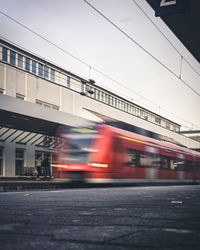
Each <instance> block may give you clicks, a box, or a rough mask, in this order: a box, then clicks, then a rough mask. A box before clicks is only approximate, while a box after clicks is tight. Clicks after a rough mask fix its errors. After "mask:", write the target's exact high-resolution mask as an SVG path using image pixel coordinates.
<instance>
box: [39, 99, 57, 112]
mask: <svg viewBox="0 0 200 250" xmlns="http://www.w3.org/2000/svg"><path fill="white" fill-rule="evenodd" d="M36 104H38V105H41V106H43V107H47V108H51V109H56V110H59V106H56V105H54V104H50V103H47V102H42V101H40V100H36Z"/></svg>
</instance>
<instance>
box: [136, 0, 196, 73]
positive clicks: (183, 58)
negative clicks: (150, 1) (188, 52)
mask: <svg viewBox="0 0 200 250" xmlns="http://www.w3.org/2000/svg"><path fill="white" fill-rule="evenodd" d="M132 1H133V2H134V3H135V5H136V6H137V7H138V8H139V9H140V11H141V12H142V13H143V14H144V15H145V16H146V17H147V19H148V20H149V21H150V22H151V23H152V24H153V25H154V26H155V27H156V29H157V30H158V31H159V32H160V33H161V34H162V36H163V37H164V38H165V39H166V40H167V41H168V42H169V44H170V45H171V46H172V47H173V48H174V49H175V50H176V52H177V53H178V54H179V55H180V56H181V57H182V59H181V60H184V61H185V62H186V63H187V64H188V65H189V66H190V67H191V68H192V70H193V71H194V72H195V73H196V74H197V75H198V76H200V73H199V72H198V71H197V70H196V69H195V68H194V67H193V66H192V64H191V63H190V62H188V60H186V58H185V57H184V56H183V55H182V54H181V52H180V51H179V50H178V49H177V48H176V47H175V46H174V44H173V43H172V42H171V41H170V40H169V39H168V37H167V36H166V35H165V34H164V33H163V32H162V31H161V29H160V28H159V27H158V26H157V25H156V24H155V22H154V21H153V20H152V19H151V18H150V17H149V16H148V15H147V14H146V12H145V11H144V10H143V9H142V8H141V7H140V5H139V4H138V3H137V1H136V0H132Z"/></svg>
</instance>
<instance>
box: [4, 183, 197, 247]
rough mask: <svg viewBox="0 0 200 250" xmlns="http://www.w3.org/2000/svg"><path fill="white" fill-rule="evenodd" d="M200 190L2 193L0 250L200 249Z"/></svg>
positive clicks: (107, 189)
mask: <svg viewBox="0 0 200 250" xmlns="http://www.w3.org/2000/svg"><path fill="white" fill-rule="evenodd" d="M199 197H200V186H198V185H196V186H170V187H166V186H165V187H159V186H157V187H112V188H110V187H109V188H105V187H104V188H83V189H79V188H78V189H65V190H55V191H31V192H2V193H0V243H1V245H0V249H1V250H4V249H9V250H10V249H59V250H60V249H61V250H62V249H79V250H80V249H95V250H98V249H106V250H107V249H108V250H110V249H136V250H137V249H163V250H169V249H170V250H186V249H187V250H197V249H200V198H199Z"/></svg>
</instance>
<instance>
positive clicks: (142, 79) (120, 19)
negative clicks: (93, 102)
mask: <svg viewBox="0 0 200 250" xmlns="http://www.w3.org/2000/svg"><path fill="white" fill-rule="evenodd" d="M88 2H89V3H90V4H92V5H93V6H94V7H95V8H96V9H98V11H100V12H101V13H102V14H103V15H105V16H106V17H107V18H108V19H109V20H110V21H112V22H113V23H114V24H115V25H116V26H118V27H119V28H120V29H121V30H122V31H123V32H125V33H126V34H127V35H128V36H129V37H131V39H132V40H134V41H136V42H137V43H138V44H139V45H140V46H141V47H143V48H144V49H145V50H146V51H148V53H147V52H145V51H144V50H143V49H141V47H139V46H138V45H137V44H136V43H134V42H133V41H132V40H130V39H129V38H128V37H127V36H125V35H124V34H123V33H122V32H120V31H119V30H118V29H117V28H116V27H114V26H113V25H112V24H111V23H109V22H108V21H107V20H106V19H105V18H103V17H102V16H101V15H99V14H98V13H97V12H95V10H94V9H92V8H91V7H90V6H89V5H88V4H87V3H85V2H84V1H83V0H56V1H55V0H34V1H33V0H0V6H1V7H0V10H1V11H2V12H4V13H5V14H7V15H8V16H10V17H12V18H14V19H16V20H17V21H19V22H20V23H22V24H24V25H25V26H27V27H28V28H30V29H32V30H34V31H35V32H37V33H38V34H40V35H41V36H43V37H45V38H46V39H48V40H50V41H51V42H53V43H55V44H57V45H58V46H59V47H61V48H63V49H64V50H66V51H67V52H69V53H70V54H72V55H74V56H75V57H77V58H79V59H80V60H82V61H84V62H85V63H86V64H83V63H81V62H79V61H78V60H76V59H74V58H73V57H71V56H69V55H68V54H66V53H64V52H62V51H60V50H59V49H58V48H56V47H54V46H52V45H50V44H49V43H47V42H46V41H44V40H42V39H41V38H39V37H37V36H36V35H34V34H33V33H31V32H30V31H28V30H26V29H24V28H23V27H21V26H20V25H18V24H17V23H15V22H13V21H12V20H10V19H8V18H7V17H5V16H4V15H2V14H1V13H0V27H1V29H0V36H1V38H2V39H3V38H6V39H8V40H9V41H11V42H13V43H15V44H17V45H19V46H22V47H23V48H24V49H25V50H29V51H31V52H33V53H35V54H37V55H38V56H40V57H42V58H45V59H46V60H48V61H51V62H52V63H54V64H57V65H59V66H61V67H62V68H65V69H66V70H69V71H71V72H73V73H75V74H77V75H80V76H82V77H84V78H86V79H88V78H92V79H94V80H95V81H96V84H97V85H100V86H102V87H104V88H106V89H109V90H111V91H113V92H115V93H117V94H118V95H120V96H122V97H124V98H126V99H127V100H132V101H133V102H134V103H136V104H138V105H140V106H143V107H145V108H147V109H149V110H151V111H153V112H156V113H158V114H160V115H162V116H164V117H166V118H168V119H171V120H173V121H174V122H177V123H179V124H180V125H181V126H183V127H182V129H200V111H199V107H200V96H199V95H200V76H199V74H200V65H199V63H198V62H197V61H196V60H195V58H194V57H193V56H192V55H191V54H190V52H189V51H188V50H187V49H186V48H185V47H184V46H183V45H182V44H181V42H180V41H179V40H178V39H177V38H176V37H175V35H174V34H173V33H172V32H171V31H170V30H169V28H167V26H166V25H165V24H164V23H163V22H162V20H161V19H160V18H159V17H155V15H154V11H153V10H152V8H151V7H150V6H149V5H148V4H147V3H146V1H145V0H88ZM136 3H137V4H136ZM138 6H139V7H140V8H142V10H143V11H144V12H145V13H146V15H148V17H149V18H150V19H151V20H152V21H153V23H154V24H155V25H156V26H157V27H158V28H159V29H160V30H161V31H162V33H163V34H164V35H165V36H166V37H167V39H168V40H170V42H171V43H172V44H173V46H172V44H170V42H169V41H167V39H166V38H165V37H164V36H163V34H162V33H161V32H160V31H159V30H158V29H157V28H156V27H155V25H154V24H153V23H152V22H151V21H150V20H149V19H148V18H147V17H146V16H145V15H144V13H143V12H142V11H141V9H140V8H139V7H138ZM150 54H151V55H152V56H153V57H154V58H156V59H157V60H158V61H160V62H161V63H162V64H163V65H165V66H166V67H167V68H168V69H169V70H170V71H172V72H173V73H174V74H175V75H177V76H179V75H180V69H181V55H182V56H183V58H184V59H183V61H182V72H181V78H182V79H183V81H184V82H186V83H187V84H188V85H190V86H191V87H192V88H193V89H194V90H195V91H196V92H198V93H199V95H198V94H196V93H195V92H194V91H192V90H191V89H190V88H188V87H187V86H186V85H185V84H184V83H183V82H182V81H181V80H180V79H178V77H176V76H175V75H174V74H172V73H171V72H169V70H167V69H166V68H165V67H163V66H162V65H161V64H160V63H159V62H157V61H156V60H155V59H154V58H153V57H152V56H150ZM186 61H188V62H189V63H190V64H191V65H192V67H193V68H194V69H195V70H196V71H197V72H198V74H197V73H196V72H195V71H194V70H193V69H192V68H191V67H190V66H189V65H188V63H187V62H186ZM88 65H90V66H91V71H90V67H89V66H88ZM95 69H98V70H99V71H101V72H103V73H104V74H105V75H107V76H109V77H110V78H112V79H114V80H116V81H117V82H118V83H116V82H114V81H111V80H110V79H108V78H106V77H105V76H103V75H102V74H100V73H98V72H96V71H95ZM122 85H123V86H125V87H123V86H122ZM143 97H144V98H143Z"/></svg>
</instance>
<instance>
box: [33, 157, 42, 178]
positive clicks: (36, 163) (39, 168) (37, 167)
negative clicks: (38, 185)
mask: <svg viewBox="0 0 200 250" xmlns="http://www.w3.org/2000/svg"><path fill="white" fill-rule="evenodd" d="M41 163H42V160H41V155H39V156H38V157H37V159H36V162H35V168H36V170H37V179H36V180H40V176H41Z"/></svg>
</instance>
